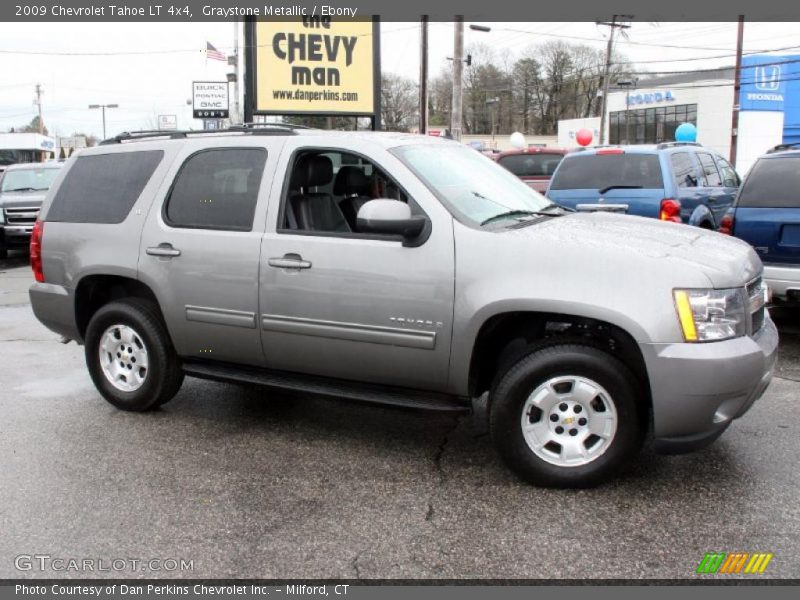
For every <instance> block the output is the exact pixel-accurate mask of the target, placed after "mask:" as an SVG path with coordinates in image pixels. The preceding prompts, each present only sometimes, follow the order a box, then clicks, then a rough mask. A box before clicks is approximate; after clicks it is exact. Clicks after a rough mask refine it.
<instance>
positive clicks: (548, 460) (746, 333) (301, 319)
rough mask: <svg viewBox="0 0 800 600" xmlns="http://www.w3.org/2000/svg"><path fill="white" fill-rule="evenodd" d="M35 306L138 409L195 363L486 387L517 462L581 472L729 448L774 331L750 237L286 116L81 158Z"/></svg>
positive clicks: (339, 380)
mask: <svg viewBox="0 0 800 600" xmlns="http://www.w3.org/2000/svg"><path fill="white" fill-rule="evenodd" d="M31 262H32V266H33V269H34V273H35V277H36V283H34V284H33V286H32V287H31V290H30V296H31V301H32V304H33V309H34V312H35V314H36V316H37V317H38V318H39V319H40V320H41V321H42V322H43V323H44V324H45V325H47V326H48V327H49V328H51V329H52V330H53V331H55V332H57V333H59V334H62V335H63V336H66V337H68V338H71V339H75V340H78V341H79V342H82V343H83V344H84V345H85V352H86V363H87V366H88V368H89V371H90V373H91V376H92V379H93V380H94V383H95V385H96V386H97V389H98V390H99V391H100V393H101V394H102V395H103V396H104V397H105V398H106V399H107V400H108V401H109V402H111V403H112V404H114V405H115V406H117V407H119V408H121V409H124V410H133V411H145V410H148V409H153V408H155V407H158V406H159V405H161V404H164V403H165V402H167V401H169V400H170V399H171V398H172V397H173V396H174V395H175V393H176V392H177V391H178V389H179V388H180V386H181V382H182V380H183V377H184V375H190V376H195V377H204V378H210V379H221V380H238V381H248V382H254V383H260V384H263V385H266V386H272V387H278V388H283V389H293V390H299V391H305V392H313V393H322V394H327V395H334V396H339V397H345V398H351V399H356V400H362V401H375V402H383V403H389V404H399V405H405V406H412V407H423V408H430V409H436V410H468V409H469V407H470V405H471V401H470V399H471V398H475V397H479V396H481V395H482V394H484V393H485V392H489V408H488V410H489V425H490V430H491V433H492V436H493V439H494V442H495V444H496V447H497V449H498V451H499V453H500V455H501V456H502V458H503V459H504V460H505V462H506V463H507V464H508V465H509V467H510V468H511V469H513V470H514V471H515V472H516V473H518V474H519V475H520V476H521V477H523V478H524V479H526V480H528V481H531V482H534V483H537V484H542V485H555V486H588V485H593V484H596V483H598V482H600V481H603V480H606V479H607V478H608V477H609V476H610V475H611V474H612V473H613V472H614V471H616V470H617V469H618V468H619V467H620V466H622V465H623V464H624V463H625V462H626V461H628V460H629V459H631V458H632V457H633V456H634V455H635V454H636V452H637V451H638V450H639V448H640V446H641V444H642V443H643V441H644V439H645V437H646V436H647V435H648V434H649V435H650V436H651V437H652V438H653V439H654V444H655V447H656V449H659V450H662V451H671V452H678V451H687V450H692V449H695V448H699V447H702V446H704V445H705V444H707V443H710V442H711V441H713V440H714V439H716V438H717V437H718V436H719V435H720V434H721V433H722V432H723V431H724V430H725V428H726V427H728V425H730V423H731V421H732V420H733V419H735V418H737V417H739V416H741V415H742V414H743V413H744V412H745V411H747V409H748V408H749V407H750V406H751V405H752V403H753V402H754V401H755V400H756V399H757V398H759V397H760V396H761V395H762V393H763V392H764V390H765V388H766V387H767V385H768V383H769V381H770V378H771V376H772V371H773V367H774V364H775V360H776V350H777V345H778V335H777V332H776V329H775V326H774V325H773V323H772V321H771V319H770V317H769V314H768V313H767V311H766V309H765V306H764V304H765V297H766V292H765V289H764V288H763V286H762V283H761V269H762V267H761V262H760V261H759V259H758V257H757V256H756V254H755V253H754V252H753V250H752V249H751V248H750V247H749V246H748V245H747V244H745V243H743V242H740V241H738V240H735V239H730V238H727V237H725V236H722V235H719V234H716V233H712V232H709V231H703V230H701V229H698V228H694V227H687V226H684V225H678V224H673V223H663V222H658V221H655V220H651V219H645V218H638V217H631V216H622V215H613V214H601V213H573V212H569V211H568V210H566V209H563V208H561V207H559V206H557V205H554V204H552V203H550V202H549V201H548V200H547V199H546V198H544V197H543V196H541V195H540V194H538V193H537V192H535V191H533V190H531V189H530V188H529V187H528V186H526V185H525V184H524V183H522V182H521V181H519V180H518V179H517V178H516V177H515V176H514V175H512V174H511V173H509V172H508V171H506V170H505V169H503V168H502V167H500V166H498V165H497V164H495V163H494V162H492V161H491V160H489V159H487V158H486V157H483V156H481V155H480V154H479V153H477V152H475V151H474V150H472V149H470V148H467V147H464V146H461V145H460V144H457V143H455V142H452V141H445V140H437V139H429V138H426V137H423V136H412V135H401V134H385V133H344V132H323V131H316V130H306V129H299V128H292V127H288V126H287V127H282V126H263V127H255V126H249V127H240V128H232V129H231V130H229V131H227V132H225V133H222V134H219V133H216V134H213V135H211V134H202V133H199V132H198V133H197V134H191V133H184V134H180V133H178V134H175V133H173V134H170V135H163V134H162V135H161V136H157V135H153V134H140V135H132V134H128V135H123V136H118V137H117V138H114V139H112V140H108V141H107V142H106V143H104V144H103V145H101V146H99V147H96V148H91V149H87V150H84V151H82V152H81V153H80V154H79V155H78V156H77V157H73V158H71V159H70V160H69V161H68V163H67V164H66V166H65V168H64V169H63V171H62V173H61V174H60V175H59V176H58V178H57V180H56V181H55V183H54V185H53V188H52V189H51V191H50V193H49V194H48V197H47V199H46V201H45V203H44V206H43V209H42V213H41V220H40V221H39V222H37V225H36V227H35V230H34V234H33V238H32V241H31Z"/></svg>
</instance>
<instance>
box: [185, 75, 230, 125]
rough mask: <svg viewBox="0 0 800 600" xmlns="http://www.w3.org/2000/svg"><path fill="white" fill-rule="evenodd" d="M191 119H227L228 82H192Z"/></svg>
mask: <svg viewBox="0 0 800 600" xmlns="http://www.w3.org/2000/svg"><path fill="white" fill-rule="evenodd" d="M192 117H193V118H195V119H227V118H228V82H227V81H194V82H192Z"/></svg>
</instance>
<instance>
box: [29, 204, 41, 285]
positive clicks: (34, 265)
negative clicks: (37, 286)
mask: <svg viewBox="0 0 800 600" xmlns="http://www.w3.org/2000/svg"><path fill="white" fill-rule="evenodd" d="M43 235H44V222H43V221H39V220H38V219H37V220H36V223H34V224H33V231H31V269H33V276H34V277H35V278H36V281H39V282H44V271H42V236H43Z"/></svg>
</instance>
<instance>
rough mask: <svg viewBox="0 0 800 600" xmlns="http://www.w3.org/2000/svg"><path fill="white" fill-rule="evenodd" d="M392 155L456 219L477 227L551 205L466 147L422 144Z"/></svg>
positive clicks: (404, 148) (400, 150)
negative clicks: (493, 220)
mask: <svg viewBox="0 0 800 600" xmlns="http://www.w3.org/2000/svg"><path fill="white" fill-rule="evenodd" d="M394 153H395V154H396V155H397V156H398V157H399V158H400V160H402V161H403V162H404V163H405V164H406V165H407V166H408V167H409V168H410V169H411V170H412V171H414V172H415V173H416V174H417V175H418V176H419V178H420V179H422V181H423V182H425V184H426V185H427V186H428V188H429V189H430V190H431V191H432V192H433V193H434V194H436V196H437V197H438V198H439V199H440V200H441V201H442V202H443V203H444V204H445V205H446V206H447V207H448V209H450V210H451V212H453V213H454V214H455V215H456V216H457V217H458V218H459V219H461V220H466V221H469V222H471V223H472V224H474V225H480V224H481V223H484V222H486V221H487V220H490V219H492V218H493V217H498V216H499V215H502V214H505V213H512V212H513V211H516V212H513V214H509V215H508V219H519V218H520V216H521V215H524V214H525V213H531V212H535V211H538V210H541V209H543V208H545V207H547V206H549V205H550V204H551V202H550V201H549V200H548V199H547V198H545V197H544V196H542V195H541V194H539V193H538V192H535V191H534V190H532V189H531V188H530V187H528V186H527V185H525V183H523V182H522V181H521V180H520V179H519V178H517V177H515V176H514V175H512V174H511V172H509V171H507V170H506V169H504V168H503V167H501V166H499V165H498V164H497V163H496V162H494V161H493V160H491V159H490V158H486V157H485V156H483V155H482V154H480V153H478V152H475V151H474V150H472V149H470V148H469V147H467V146H461V145H457V144H441V145H440V144H421V145H419V146H401V147H399V148H396V149H395V150H394Z"/></svg>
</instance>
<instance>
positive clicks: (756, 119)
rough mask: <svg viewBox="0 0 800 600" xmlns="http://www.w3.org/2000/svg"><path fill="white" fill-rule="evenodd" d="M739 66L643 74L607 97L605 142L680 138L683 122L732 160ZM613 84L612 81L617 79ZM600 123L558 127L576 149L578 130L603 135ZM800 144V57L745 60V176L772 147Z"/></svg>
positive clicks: (741, 151) (741, 153) (740, 156)
mask: <svg viewBox="0 0 800 600" xmlns="http://www.w3.org/2000/svg"><path fill="white" fill-rule="evenodd" d="M734 74H735V70H734V69H733V68H725V69H712V70H707V71H695V72H692V73H680V74H674V75H664V76H660V77H647V76H644V75H643V76H641V77H640V78H639V79H638V81H636V82H635V83H634V82H633V81H630V82H625V83H628V85H626V86H625V87H623V86H622V85H620V84H622V83H623V82H618V84H617V85H616V86H613V87H612V90H611V91H609V95H608V103H607V104H608V106H607V111H608V112H607V115H606V116H607V119H606V140H607V141H608V143H611V144H625V143H630V144H655V143H660V142H668V141H674V139H675V129H676V128H677V127H678V126H679V125H680V124H682V123H692V124H693V125H695V126H696V127H697V141H698V142H699V143H701V144H703V145H704V146H707V147H709V148H712V149H714V150H715V151H717V152H718V153H719V154H721V155H722V156H725V157H728V156H729V155H730V144H731V124H732V116H733V108H734V107H733V93H734V92H733V90H734ZM612 83H613V82H612ZM599 122H600V118H599V117H596V118H593V119H571V120H569V121H562V122H560V123H559V137H558V141H559V144H561V145H563V146H566V147H574V146H576V145H577V142H576V141H575V135H576V133H577V131H578V130H579V129H582V128H587V129H589V130H591V131H593V133H594V134H595V135H594V140H595V141H596V140H597V139H598V138H599V135H597V134H599V126H600V123H599ZM792 142H800V56H769V55H751V56H745V57H744V58H743V59H742V74H741V93H740V95H739V131H738V145H737V159H736V168H737V170H738V171H739V172H740V173H742V174H743V173H746V172H747V170H748V169H749V168H750V166H751V165H752V164H753V162H754V161H755V159H756V158H757V157H758V156H760V155H761V154H763V153H764V152H766V151H767V150H769V149H770V148H772V147H774V146H776V145H778V144H782V143H792Z"/></svg>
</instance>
